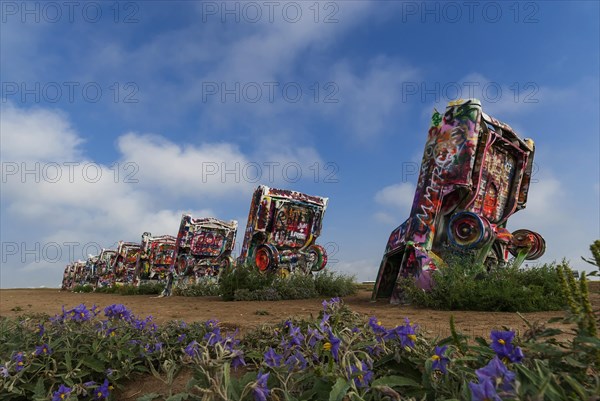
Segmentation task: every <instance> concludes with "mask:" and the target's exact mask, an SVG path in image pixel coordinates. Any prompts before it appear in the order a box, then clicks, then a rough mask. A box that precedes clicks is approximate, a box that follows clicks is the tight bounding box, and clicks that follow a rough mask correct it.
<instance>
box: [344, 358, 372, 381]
mask: <svg viewBox="0 0 600 401" xmlns="http://www.w3.org/2000/svg"><path fill="white" fill-rule="evenodd" d="M349 373H350V376H351V378H353V379H354V384H355V385H356V386H358V387H367V386H368V385H369V383H370V382H371V380H373V372H371V371H370V370H369V366H368V365H367V364H366V363H365V362H363V361H360V363H359V362H357V363H356V365H352V366H350V369H349Z"/></svg>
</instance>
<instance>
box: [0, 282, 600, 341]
mask: <svg viewBox="0 0 600 401" xmlns="http://www.w3.org/2000/svg"><path fill="white" fill-rule="evenodd" d="M593 284H594V287H595V288H592V294H593V295H592V297H593V300H592V301H593V303H594V304H595V305H594V306H595V308H598V307H600V295H599V294H598V288H600V283H593ZM370 296H371V292H370V291H368V290H365V289H363V290H360V291H359V293H358V294H357V295H355V296H351V297H346V298H344V302H345V303H346V304H347V305H349V306H350V307H351V308H352V310H354V311H356V312H360V313H363V314H365V315H366V316H377V318H378V319H379V320H380V321H381V322H382V323H383V324H384V325H386V326H392V325H397V324H402V323H403V320H404V317H408V318H409V319H410V321H411V322H413V323H417V324H418V325H419V326H420V328H421V331H426V332H429V333H430V334H431V335H433V336H435V335H440V336H446V335H448V334H449V318H450V315H454V318H455V322H456V325H457V327H458V328H459V329H460V330H461V331H462V332H464V333H465V334H469V335H474V336H478V335H481V336H487V335H488V333H489V331H490V329H493V328H498V329H499V328H502V326H506V327H509V328H511V329H515V330H521V331H522V330H525V329H526V327H527V326H526V324H525V323H524V322H523V320H522V319H521V318H520V317H519V316H518V315H517V314H516V313H502V312H467V311H452V312H448V311H433V310H428V309H419V308H415V307H412V306H397V305H389V304H388V303H386V302H383V301H379V302H376V303H374V302H371V300H370ZM321 302H322V300H321V299H307V300H294V301H277V302H259V301H256V302H224V301H221V300H220V299H219V298H218V297H197V298H195V297H175V296H174V297H170V298H157V297H154V296H149V295H140V296H123V295H115V294H93V293H90V294H74V293H70V292H64V291H60V290H57V289H33V290H30V289H14V290H13V289H11V290H0V316H17V315H19V314H24V313H31V312H44V313H48V314H50V315H54V314H56V313H59V312H60V310H61V306H62V305H65V307H67V308H69V307H73V306H77V305H79V304H81V303H85V304H86V305H88V306H91V305H92V304H97V305H98V306H100V307H105V306H107V305H111V304H113V303H122V304H125V305H126V306H127V307H129V308H130V309H131V310H132V311H133V312H134V313H135V314H136V315H138V316H140V317H145V316H148V315H152V316H153V317H154V320H155V322H157V323H161V322H165V321H168V320H173V319H178V320H184V321H186V322H192V321H204V320H207V319H218V320H219V321H220V322H222V324H223V325H224V326H226V327H237V328H239V329H240V330H241V331H242V332H244V331H246V330H248V329H250V328H252V327H255V326H258V325H262V324H264V323H273V322H278V321H281V320H282V319H285V318H287V317H290V316H296V317H310V315H311V314H312V315H313V316H315V317H316V316H317V315H318V314H319V312H320V311H321V310H322V306H321ZM523 315H524V316H525V317H526V318H527V319H528V320H529V321H530V322H532V323H533V322H536V321H539V322H540V323H544V322H546V321H547V320H548V319H550V318H552V317H557V316H563V312H561V311H556V312H536V313H524V314H523Z"/></svg>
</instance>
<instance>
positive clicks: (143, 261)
mask: <svg viewBox="0 0 600 401" xmlns="http://www.w3.org/2000/svg"><path fill="white" fill-rule="evenodd" d="M327 202H328V199H327V198H323V197H319V196H311V195H306V194H303V193H300V192H297V191H290V190H281V189H275V188H269V187H267V186H264V185H261V186H259V187H258V188H257V189H256V191H254V194H253V196H252V202H251V205H250V212H249V214H248V222H247V225H246V231H245V233H244V242H243V245H242V250H241V253H240V256H239V257H238V258H237V259H234V258H233V255H232V252H233V250H234V246H235V238H236V235H237V228H238V223H237V221H235V220H232V221H223V220H219V219H216V218H212V217H206V218H193V217H192V216H191V215H189V214H184V215H183V216H182V217H181V223H180V225H179V231H178V233H177V236H172V235H161V236H152V234H151V233H148V232H145V233H143V234H142V238H141V242H125V241H119V243H118V246H117V249H103V250H102V251H101V252H100V254H99V255H95V256H90V257H89V258H88V259H87V260H86V261H81V260H78V261H76V262H74V263H70V264H68V265H67V266H66V268H65V271H64V274H63V281H62V288H63V289H64V290H71V289H73V288H74V287H75V286H77V285H92V286H93V287H96V288H97V287H108V286H114V285H124V284H129V285H140V284H143V283H153V282H163V281H165V280H167V278H168V276H169V274H170V273H171V272H172V273H173V275H174V276H176V277H177V278H178V280H177V286H178V287H184V288H185V287H186V286H189V285H193V284H195V283H197V282H198V281H200V280H216V279H217V278H218V277H219V275H220V274H221V272H222V271H224V270H225V269H227V268H232V267H235V266H236V265H254V266H256V267H257V268H258V269H259V270H260V271H261V272H264V273H269V272H270V273H275V274H280V275H283V276H285V275H288V274H291V273H293V274H312V273H313V272H318V271H321V270H323V269H324V268H325V266H326V264H327V252H326V251H325V249H324V248H323V247H322V246H320V245H317V244H316V240H317V238H318V237H319V235H320V233H321V225H322V221H323V215H324V213H325V210H326V208H327Z"/></svg>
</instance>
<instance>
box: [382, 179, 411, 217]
mask: <svg viewBox="0 0 600 401" xmlns="http://www.w3.org/2000/svg"><path fill="white" fill-rule="evenodd" d="M414 197H415V186H414V185H413V184H410V183H407V182H403V183H401V184H394V185H389V186H387V187H385V188H383V189H381V190H380V191H378V192H377V193H376V194H375V201H376V202H377V203H379V204H380V205H383V206H391V207H394V208H397V209H398V210H400V211H405V212H410V207H411V206H412V202H413V198H414Z"/></svg>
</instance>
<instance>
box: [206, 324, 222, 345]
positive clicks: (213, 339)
mask: <svg viewBox="0 0 600 401" xmlns="http://www.w3.org/2000/svg"><path fill="white" fill-rule="evenodd" d="M204 339H205V340H208V341H207V343H208V345H210V346H214V345H216V344H218V343H220V342H221V341H222V340H223V338H222V337H221V329H220V328H218V327H215V328H214V329H213V331H210V332H208V333H206V334H205V335H204Z"/></svg>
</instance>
